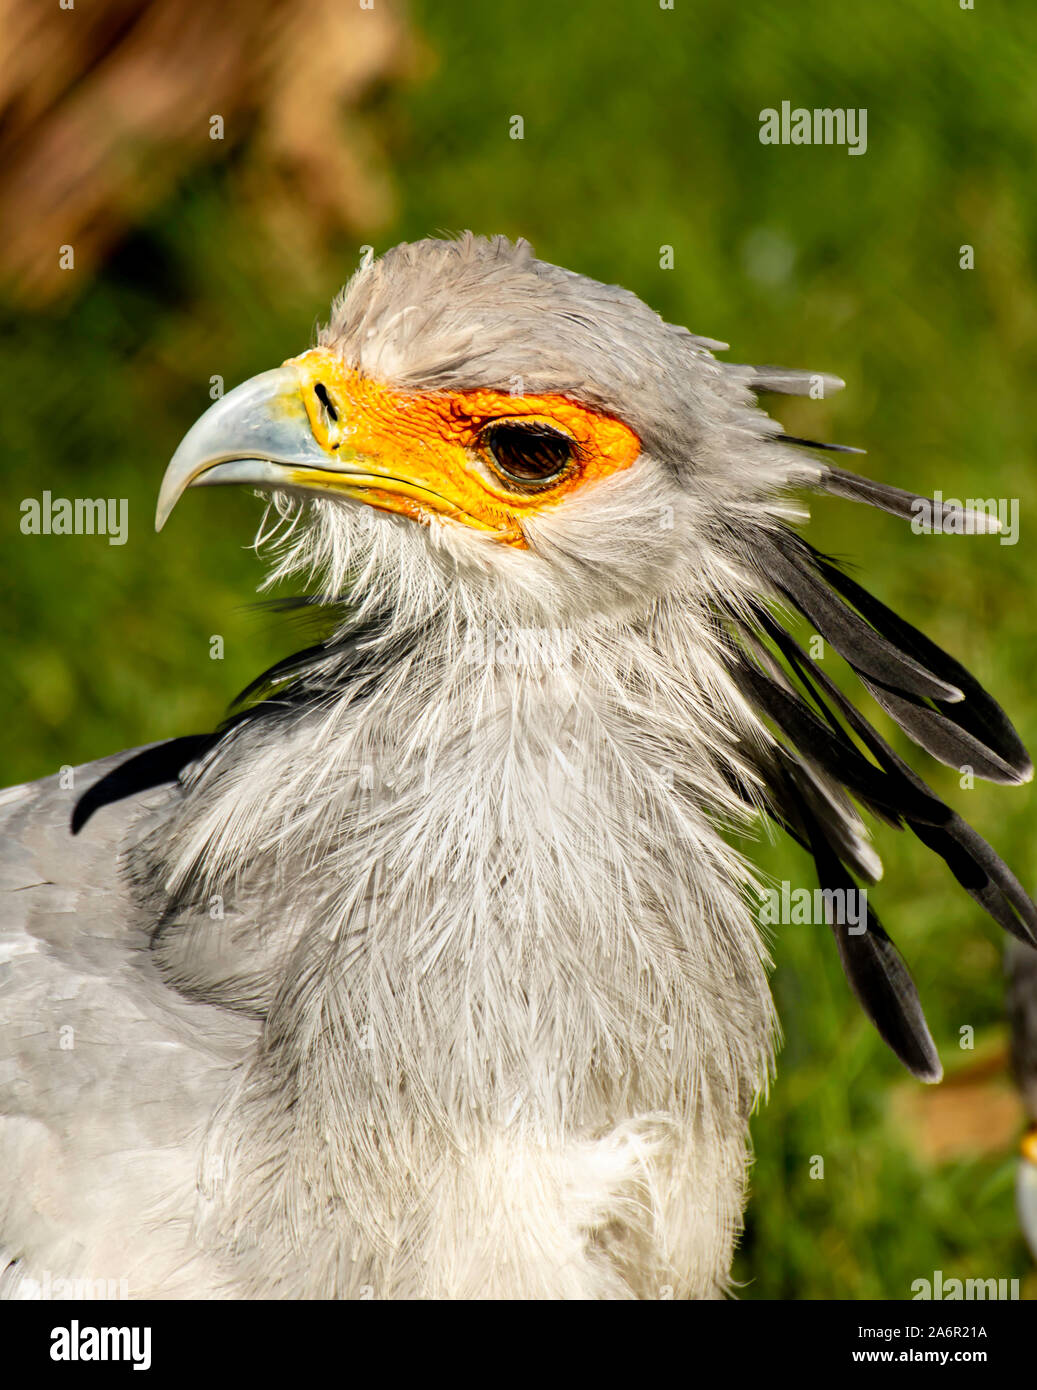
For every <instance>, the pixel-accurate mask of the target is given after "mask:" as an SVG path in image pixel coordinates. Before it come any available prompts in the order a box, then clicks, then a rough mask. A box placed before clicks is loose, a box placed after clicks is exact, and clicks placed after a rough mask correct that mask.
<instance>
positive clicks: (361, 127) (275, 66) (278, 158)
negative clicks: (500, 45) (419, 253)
mask: <svg viewBox="0 0 1037 1390" xmlns="http://www.w3.org/2000/svg"><path fill="white" fill-rule="evenodd" d="M66 3H67V0H66ZM0 30H2V32H3V33H4V35H5V45H4V47H5V50H6V57H5V63H4V67H3V70H2V71H0V281H3V282H4V288H5V289H6V290H7V291H8V292H9V293H11V294H13V295H14V296H15V297H16V298H18V299H19V300H21V301H22V302H23V303H27V304H30V305H32V304H41V303H45V302H47V301H49V300H52V299H55V298H57V297H58V296H60V295H62V294H63V293H65V292H67V291H70V290H72V289H73V288H75V287H76V285H77V284H78V285H81V284H82V283H83V282H84V276H83V275H82V274H78V275H70V274H68V272H67V271H63V270H61V269H60V268H59V248H60V247H61V246H63V245H71V246H72V247H73V248H74V252H75V267H76V270H77V271H87V272H89V271H90V270H92V269H94V268H96V267H97V265H98V264H99V263H100V262H101V261H102V260H103V259H104V257H105V256H106V254H107V253H108V252H109V251H110V250H111V249H112V248H113V247H114V246H115V245H116V244H117V242H118V241H119V239H120V238H121V237H122V236H123V235H124V234H125V233H126V231H127V230H128V229H129V228H130V227H132V226H133V224H134V223H135V222H136V221H138V220H139V219H140V218H141V217H142V216H144V215H146V214H147V213H148V212H150V211H152V210H153V209H154V208H155V207H156V206H157V205H159V204H160V203H161V201H162V199H163V198H164V197H165V196H167V195H168V194H169V192H170V191H171V190H172V188H173V187H174V185H175V184H176V183H177V182H178V181H179V180H180V179H182V178H183V177H184V176H185V175H186V174H188V173H189V172H190V171H191V170H192V169H193V168H194V167H196V166H197V165H199V164H202V163H206V162H207V163H212V162H216V161H220V160H223V159H226V157H227V155H228V154H229V153H230V152H231V151H234V153H235V156H236V157H235V160H234V170H233V175H232V177H233V178H234V179H236V180H237V184H236V186H235V195H236V196H239V197H241V198H244V199H246V200H247V201H249V203H250V204H252V205H254V207H255V210H256V212H257V214H258V216H259V217H260V218H266V219H268V220H271V221H272V222H273V223H274V224H275V225H274V228H273V230H275V231H276V232H277V233H278V234H279V235H280V234H283V232H284V230H285V225H284V224H285V223H286V222H287V223H291V224H294V225H293V227H292V228H290V229H289V236H290V238H291V237H293V236H296V235H298V236H306V237H317V238H320V237H324V236H327V235H329V234H330V233H332V232H334V231H335V230H338V231H340V232H341V231H343V230H344V231H346V232H350V233H364V232H366V231H368V230H373V229H374V228H376V227H378V226H379V225H381V224H383V223H384V222H385V221H386V220H387V219H388V218H389V217H390V216H391V214H392V185H391V181H390V179H389V177H388V173H387V170H386V169H385V167H384V161H383V160H382V159H381V158H380V156H379V152H378V147H377V141H376V139H375V137H374V135H373V133H372V130H371V123H370V121H369V119H368V118H366V117H365V115H364V114H363V112H362V111H361V110H360V109H359V108H360V107H361V105H362V103H363V101H364V100H365V98H366V97H367V95H368V94H369V93H370V92H371V91H372V90H374V89H377V88H378V87H380V86H382V85H384V84H395V83H399V82H402V81H404V80H406V78H407V77H408V76H409V75H410V73H411V72H412V70H413V66H414V58H415V51H416V48H415V44H414V42H413V40H412V39H411V37H410V32H409V29H408V26H407V23H406V19H405V16H404V13H403V11H402V9H401V6H400V3H398V0H375V3H374V4H373V5H372V7H371V8H370V9H362V8H361V7H360V4H359V3H358V0H263V2H262V3H260V0H216V3H211V4H210V3H204V0H101V3H90V0H78V3H76V4H75V8H72V9H61V8H60V7H59V4H58V0H50V3H46V4H35V3H29V0H0ZM213 117H222V120H223V134H224V138H223V139H213V138H211V133H210V132H211V129H212V125H211V122H212V118H213ZM304 218H305V222H306V230H305V233H303V231H302V222H303V219H304ZM278 224H280V225H278Z"/></svg>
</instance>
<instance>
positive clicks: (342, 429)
mask: <svg viewBox="0 0 1037 1390" xmlns="http://www.w3.org/2000/svg"><path fill="white" fill-rule="evenodd" d="M285 365H286V366H293V367H295V368H296V370H297V372H298V373H299V378H300V385H301V391H302V399H303V401H304V403H305V406H306V412H307V415H308V417H309V423H310V428H311V430H312V431H313V435H314V438H315V439H316V440H317V441H318V443H319V444H320V445H321V446H322V447H323V448H324V449H325V450H326V451H327V453H328V456H329V464H330V467H329V471H328V472H327V473H325V472H323V470H319V471H318V474H317V476H315V470H313V469H309V470H307V471H306V473H305V475H304V474H303V473H301V472H300V474H299V476H298V481H299V482H300V484H302V483H305V484H307V485H309V486H312V485H313V484H314V483H319V486H320V489H321V490H322V491H324V490H327V491H329V492H341V493H344V494H347V495H349V496H354V497H357V498H358V499H360V500H362V501H365V502H367V503H369V504H370V505H372V506H375V507H380V508H382V509H383V510H385V511H392V512H399V513H402V514H403V515H405V516H409V517H412V518H413V519H414V520H416V521H420V522H423V523H425V524H427V523H428V522H429V520H430V519H431V517H433V516H435V515H439V516H447V517H451V518H452V519H454V520H456V521H460V522H463V523H465V524H466V525H468V526H472V527H474V528H476V529H477V530H480V531H487V532H491V533H492V534H493V537H494V539H496V540H499V541H501V542H502V543H504V544H507V545H513V546H517V547H519V548H522V549H525V548H527V542H526V539H525V535H524V533H523V530H522V522H523V520H524V519H527V518H529V517H531V516H534V515H538V514H539V513H541V512H543V511H545V510H546V509H547V508H549V507H554V506H557V505H558V503H559V502H561V501H562V500H563V499H564V498H565V497H568V496H569V495H570V494H571V493H573V492H575V491H576V490H577V489H578V488H582V487H584V486H586V485H587V484H588V483H591V482H594V481H596V480H598V479H601V478H605V477H608V476H609V475H610V474H612V473H615V472H618V471H619V470H621V469H624V468H629V467H630V465H631V464H632V463H633V462H634V461H635V459H636V458H637V457H638V455H639V453H640V452H641V441H640V440H639V439H638V437H637V435H636V434H635V433H634V431H633V430H631V429H630V428H628V426H626V425H624V424H623V423H622V421H620V420H617V419H615V418H614V417H612V416H609V415H602V414H597V413H596V412H595V411H593V410H590V409H588V408H587V407H585V406H582V405H578V404H576V403H575V402H574V401H571V400H569V399H568V397H566V396H555V395H548V396H512V395H509V394H508V393H506V392H503V391H487V390H479V391H443V392H406V391H400V390H395V389H393V388H390V387H387V386H383V385H381V384H380V383H378V382H376V381H372V380H371V379H370V378H369V377H365V376H362V375H361V374H360V373H358V372H356V371H352V370H350V369H349V368H347V367H345V366H344V365H343V363H342V361H341V359H340V358H339V357H338V356H337V355H336V354H334V353H332V352H329V351H328V350H327V349H325V348H314V349H312V350H311V351H310V352H305V353H303V354H302V355H301V356H300V357H296V358H293V359H291V361H290V362H288V363H286V364H285ZM318 385H321V386H322V387H323V389H324V393H326V396H327V399H328V401H329V402H330V403H331V406H332V408H333V409H334V411H335V413H336V414H337V416H338V418H337V420H335V419H332V416H331V414H330V412H329V411H328V410H327V409H326V408H325V406H324V405H323V403H322V401H321V398H320V395H319V394H318V392H317V390H316V387H317V386H318ZM500 420H521V421H529V422H536V423H539V424H543V425H550V426H551V427H552V428H553V429H555V430H560V431H562V432H563V433H564V434H566V435H568V437H569V438H570V439H571V440H572V443H573V451H572V460H571V462H570V464H569V465H568V467H567V468H566V470H565V472H564V473H563V474H562V475H561V476H560V477H558V478H557V479H556V480H555V481H553V482H550V483H547V484H544V485H540V486H536V485H532V486H524V485H523V484H521V483H516V482H513V481H512V480H510V479H508V478H506V477H503V476H502V475H501V474H500V473H499V471H497V469H496V468H495V467H494V461H493V458H492V455H490V453H489V451H488V449H487V447H486V442H485V440H483V439H481V438H480V436H481V435H482V432H483V431H484V430H485V429H486V427H487V426H488V425H489V424H490V423H491V422H493V421H500ZM332 460H336V461H341V464H342V466H343V467H348V469H349V470H350V471H348V472H336V471H334V463H332V462H331V461H332Z"/></svg>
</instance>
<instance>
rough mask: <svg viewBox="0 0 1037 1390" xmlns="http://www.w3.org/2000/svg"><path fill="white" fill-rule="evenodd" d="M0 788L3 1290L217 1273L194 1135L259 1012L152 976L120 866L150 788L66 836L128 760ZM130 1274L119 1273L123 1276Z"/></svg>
mask: <svg viewBox="0 0 1037 1390" xmlns="http://www.w3.org/2000/svg"><path fill="white" fill-rule="evenodd" d="M126 756H127V755H126V754H121V755H119V756H117V757H114V758H109V759H104V760H102V761H99V762H97V763H93V764H90V765H87V766H85V767H81V768H78V769H76V770H75V771H74V775H73V785H72V786H70V787H67V788H66V787H63V786H62V785H61V779H59V778H58V777H50V778H47V779H45V780H43V781H40V782H35V783H32V784H29V785H26V786H21V787H14V788H11V789H10V790H9V791H6V792H3V793H0V901H2V908H0V1019H2V1028H0V1173H2V1174H3V1178H4V1181H3V1183H2V1184H0V1294H6V1295H8V1296H12V1295H13V1296H15V1297H18V1296H23V1297H24V1296H26V1291H27V1290H28V1291H29V1296H31V1290H32V1288H33V1287H34V1284H33V1281H36V1284H37V1285H38V1284H39V1283H40V1282H43V1281H46V1280H54V1279H67V1278H81V1279H89V1280H94V1281H97V1280H109V1281H111V1280H115V1281H119V1282H118V1283H117V1287H118V1288H120V1289H122V1291H123V1292H124V1293H125V1292H128V1293H129V1296H131V1297H133V1296H146V1295H147V1294H148V1292H149V1291H151V1290H152V1289H155V1288H158V1287H163V1288H164V1289H165V1290H166V1291H167V1292H172V1291H173V1290H175V1288H176V1287H177V1285H178V1284H179V1283H180V1282H181V1280H182V1281H183V1287H184V1288H185V1289H186V1288H188V1287H189V1288H191V1290H192V1291H193V1292H194V1293H195V1294H197V1293H198V1292H201V1291H203V1290H204V1289H205V1288H206V1287H211V1288H214V1289H215V1287H216V1284H217V1273H216V1271H215V1270H207V1269H203V1268H201V1267H200V1265H201V1263H204V1261H203V1259H202V1257H201V1256H200V1255H199V1254H198V1252H197V1250H196V1249H195V1247H194V1245H193V1242H192V1241H191V1239H190V1229H191V1223H192V1220H193V1212H194V1203H195V1197H196V1181H197V1179H196V1172H197V1163H198V1150H199V1144H200V1140H201V1135H202V1132H203V1130H204V1127H205V1125H206V1122H207V1120H208V1118H209V1116H210V1115H211V1113H212V1111H213V1110H214V1109H215V1107H216V1105H217V1104H218V1102H219V1099H220V1097H221V1095H222V1094H223V1092H224V1090H225V1089H226V1087H227V1085H228V1084H229V1082H230V1080H231V1077H232V1074H233V1071H234V1068H235V1065H236V1064H237V1063H238V1061H239V1060H240V1059H241V1057H242V1056H243V1054H244V1052H245V1051H246V1050H247V1048H248V1046H249V1044H250V1043H251V1042H252V1041H253V1040H254V1038H255V1036H256V1031H257V1028H258V1025H257V1024H256V1023H255V1022H253V1021H250V1020H248V1019H246V1018H243V1017H242V1016H241V1015H238V1014H233V1013H230V1012H228V1011H225V1010H222V1009H219V1008H215V1007H213V1006H211V1005H207V1004H201V1003H196V1002H191V1001H189V1000H187V999H185V998H183V997H182V996H181V995H179V994H178V993H177V992H176V991H175V990H173V989H171V988H170V987H169V986H168V985H167V984H166V983H165V982H164V981H163V980H162V978H161V977H160V976H159V974H158V972H157V970H156V968H155V964H154V962H153V960H152V958H151V954H150V952H149V950H148V949H147V948H148V929H149V927H150V925H151V924H150V923H149V922H147V921H146V920H142V913H141V910H140V909H139V907H138V906H137V905H136V904H135V902H134V900H133V898H132V896H131V893H130V890H129V887H128V885H127V883H126V882H125V881H124V878H123V877H122V875H121V874H120V856H121V852H122V849H123V847H124V845H125V842H126V838H127V836H128V835H129V833H130V832H131V831H132V829H133V827H134V826H135V825H137V824H138V823H139V821H140V818H141V817H143V816H146V815H148V814H149V813H150V812H152V811H153V810H154V809H155V807H156V804H157V803H158V802H160V801H161V800H162V798H168V797H169V796H171V795H176V794H178V791H177V789H175V788H170V787H160V788H156V789H152V790H150V791H147V792H144V793H137V794H135V795H133V796H131V797H128V798H127V799H125V800H122V801H119V802H116V803H114V804H112V805H108V806H104V807H103V808H102V809H100V810H99V811H97V812H96V813H95V814H94V815H93V816H92V817H91V819H90V821H89V822H88V824H87V825H86V826H85V828H84V829H83V830H82V832H81V833H80V834H78V835H76V836H73V835H72V834H71V831H70V819H71V813H72V809H73V806H74V804H75V802H76V799H77V797H79V796H80V795H81V794H82V791H83V790H84V789H85V788H86V787H87V786H89V785H90V784H91V783H92V782H93V781H95V780H96V779H97V778H99V777H100V776H102V775H104V774H105V773H106V772H108V771H109V770H110V769H111V768H113V767H115V766H117V765H118V764H119V762H120V761H122V760H124V759H125V758H126ZM123 1280H125V1281H126V1282H125V1285H123V1284H122V1283H121V1281H123Z"/></svg>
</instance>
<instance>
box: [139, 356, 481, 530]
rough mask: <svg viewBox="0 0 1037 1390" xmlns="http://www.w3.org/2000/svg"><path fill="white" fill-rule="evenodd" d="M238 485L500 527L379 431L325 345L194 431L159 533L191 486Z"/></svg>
mask: <svg viewBox="0 0 1037 1390" xmlns="http://www.w3.org/2000/svg"><path fill="white" fill-rule="evenodd" d="M231 483H236V484H239V485H240V484H245V485H246V486H251V487H254V488H259V489H261V490H262V491H265V492H275V491H276V492H289V493H296V494H301V495H304V496H305V495H312V494H318V495H322V496H333V497H338V498H343V497H348V498H352V499H354V500H356V501H361V502H365V503H367V504H368V505H370V506H374V507H378V508H381V509H382V510H384V511H392V512H398V513H402V514H404V515H407V516H411V517H419V518H425V517H427V516H428V515H429V514H439V515H447V516H460V517H463V519H464V520H465V521H466V522H467V523H468V524H469V525H472V526H476V527H478V528H479V529H485V530H491V529H493V528H492V526H491V524H490V523H489V522H487V521H485V520H483V519H481V518H479V517H476V516H472V515H469V514H467V513H466V512H465V511H464V508H463V506H462V505H460V504H459V502H458V501H457V500H455V499H454V498H452V497H451V496H450V495H449V494H450V492H451V488H450V486H449V484H448V482H447V481H445V480H444V479H443V477H442V476H441V474H440V473H439V472H437V471H436V470H435V469H430V468H425V469H424V470H423V469H421V468H420V467H418V466H416V465H415V464H414V462H413V461H412V460H411V459H409V458H407V457H405V456H403V455H402V454H401V453H400V451H399V450H395V449H393V448H391V447H387V445H386V441H385V439H384V438H380V437H378V436H377V435H376V434H375V435H372V432H371V430H370V427H369V421H368V420H367V419H366V418H365V416H364V412H363V409H362V408H361V407H360V406H359V405H358V403H357V402H356V401H355V400H354V399H353V395H352V393H351V391H350V389H349V384H348V381H344V380H343V372H342V369H341V364H340V363H337V362H336V361H335V359H334V358H333V356H332V355H331V354H330V353H328V352H327V351H326V350H324V349H320V348H314V349H311V350H310V351H309V352H305V353H303V354H302V355H301V356H300V357H296V358H292V359H291V360H290V361H288V362H285V363H284V365H283V366H281V367H277V368H275V369H274V370H273V371H269V372H261V373H260V375H259V376H254V377H252V378H250V380H248V381H245V382H242V384H241V385H240V386H236V387H235V388H234V390H233V391H228V393H227V394H226V395H225V396H223V397H222V398H221V399H220V400H218V401H217V402H216V403H215V405H212V406H210V408H209V409H208V410H207V411H206V412H205V414H204V415H203V416H202V417H201V419H199V420H198V421H196V422H195V424H194V425H192V426H191V428H190V430H188V432H187V434H186V435H185V436H184V438H183V440H182V442H181V444H180V447H179V448H178V449H177V451H176V453H175V454H174V455H173V457H172V459H171V460H170V463H169V467H168V468H167V469H166V473H165V477H164V478H163V479H162V486H161V488H160V490H159V495H158V506H157V508H156V511H155V529H156V530H157V531H160V530H161V529H162V527H163V526H164V525H165V522H166V520H167V518H168V516H169V513H170V512H171V511H172V510H173V508H174V506H175V505H176V503H177V502H178V501H179V499H180V498H181V497H182V496H183V494H184V493H185V492H186V491H187V489H188V488H189V487H215V486H220V485H224V484H231Z"/></svg>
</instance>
